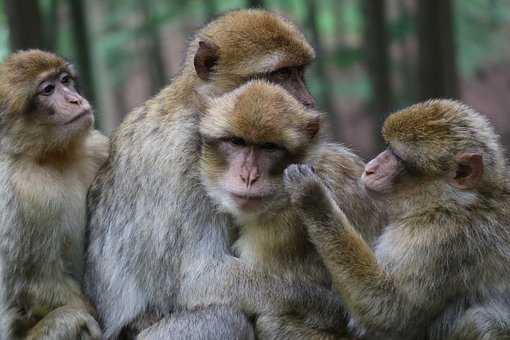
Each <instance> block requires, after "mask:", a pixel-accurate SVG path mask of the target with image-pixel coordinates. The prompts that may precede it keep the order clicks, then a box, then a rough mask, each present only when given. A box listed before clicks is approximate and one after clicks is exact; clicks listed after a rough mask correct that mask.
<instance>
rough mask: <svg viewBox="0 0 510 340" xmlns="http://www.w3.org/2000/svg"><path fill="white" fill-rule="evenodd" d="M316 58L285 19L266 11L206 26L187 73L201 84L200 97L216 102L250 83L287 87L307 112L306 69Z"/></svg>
mask: <svg viewBox="0 0 510 340" xmlns="http://www.w3.org/2000/svg"><path fill="white" fill-rule="evenodd" d="M314 57H315V54H314V51H313V49H312V47H311V46H310V45H309V44H308V42H307V41H306V39H305V38H304V36H303V34H302V33H301V32H300V31H299V30H298V29H297V28H296V27H295V26H294V25H293V24H292V23H290V22H289V21H288V20H287V19H285V18H283V17H281V16H279V15H277V14H275V13H271V12H268V11H264V10H252V9H250V10H238V11H233V12H229V13H227V14H225V15H223V16H221V17H219V18H218V19H216V20H214V21H212V22H211V23H210V24H209V25H207V26H205V27H204V28H203V29H202V30H200V31H199V32H198V34H197V37H196V39H195V40H194V41H193V42H192V44H191V46H190V48H189V51H188V56H187V63H186V67H188V70H189V68H194V70H192V71H189V73H190V74H193V75H195V77H197V78H198V79H199V81H200V82H203V84H202V86H201V88H202V91H205V92H207V95H208V96H213V95H215V96H218V95H221V94H223V93H225V92H228V91H231V90H233V89H235V88H237V87H238V86H240V85H241V84H243V83H245V82H246V81H248V80H250V79H255V78H263V79H267V80H269V81H271V82H274V83H277V84H279V85H281V86H282V87H284V88H285V89H286V90H287V91H288V92H289V93H290V94H292V95H293V96H294V97H295V98H297V99H298V100H299V101H301V102H302V103H303V104H304V105H305V106H314V104H315V102H314V99H313V97H312V96H311V95H310V93H309V92H308V89H307V87H306V85H305V80H304V72H305V68H306V67H307V66H308V64H310V63H311V62H312V60H313V59H314Z"/></svg>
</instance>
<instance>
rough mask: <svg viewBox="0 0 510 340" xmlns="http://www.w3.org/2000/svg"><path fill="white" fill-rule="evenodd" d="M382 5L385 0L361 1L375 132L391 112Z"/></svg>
mask: <svg viewBox="0 0 510 340" xmlns="http://www.w3.org/2000/svg"><path fill="white" fill-rule="evenodd" d="M385 5H386V3H385V1H384V0H363V1H362V12H363V16H364V34H365V39H364V49H365V62H366V66H367V70H368V77H369V79H370V85H371V88H372V101H371V104H370V106H371V107H370V110H371V111H372V112H373V113H375V114H376V117H377V119H376V120H377V124H376V126H377V129H379V127H380V126H381V124H382V122H383V121H384V118H385V117H386V115H387V113H388V112H389V111H391V110H392V109H393V91H392V82H391V71H390V58H389V51H388V40H389V39H388V32H387V27H386V6H385Z"/></svg>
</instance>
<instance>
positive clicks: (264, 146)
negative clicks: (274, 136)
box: [260, 143, 281, 151]
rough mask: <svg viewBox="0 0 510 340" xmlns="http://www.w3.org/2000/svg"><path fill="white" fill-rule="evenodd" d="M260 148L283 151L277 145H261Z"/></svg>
mask: <svg viewBox="0 0 510 340" xmlns="http://www.w3.org/2000/svg"><path fill="white" fill-rule="evenodd" d="M260 147H261V148H262V149H264V150H266V151H276V150H279V149H281V147H280V146H279V145H278V144H275V143H264V144H262V145H260Z"/></svg>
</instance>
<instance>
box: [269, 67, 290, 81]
mask: <svg viewBox="0 0 510 340" xmlns="http://www.w3.org/2000/svg"><path fill="white" fill-rule="evenodd" d="M291 73H292V69H291V68H290V67H282V68H280V69H278V70H275V71H273V72H272V73H271V75H272V76H277V77H282V78H284V77H288V76H290V75H291Z"/></svg>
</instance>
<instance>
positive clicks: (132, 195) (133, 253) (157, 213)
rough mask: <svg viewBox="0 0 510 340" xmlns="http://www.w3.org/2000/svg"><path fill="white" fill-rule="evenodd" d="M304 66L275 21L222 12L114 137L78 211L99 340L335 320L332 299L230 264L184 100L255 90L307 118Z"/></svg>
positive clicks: (195, 116)
mask: <svg viewBox="0 0 510 340" xmlns="http://www.w3.org/2000/svg"><path fill="white" fill-rule="evenodd" d="M313 59H314V51H313V49H312V48H311V47H310V45H309V44H308V42H307V41H306V40H305V38H304V37H303V35H302V34H301V32H299V30H298V29H297V28H296V27H295V26H294V25H293V24H292V23H291V22H289V21H288V20H287V19H285V18H283V17H281V16H279V15H277V14H274V13H271V12H267V11H263V10H239V11H233V12H229V13H227V14H225V15H223V16H220V17H219V18H217V19H215V20H214V21H212V22H211V23H209V24H208V25H207V26H205V27H204V28H203V29H201V30H200V31H199V32H197V34H196V37H195V39H194V40H193V41H192V42H191V44H190V46H189V49H188V52H187V56H186V60H185V63H184V66H183V69H182V71H181V72H180V73H179V74H178V76H177V77H176V78H175V79H174V80H173V81H172V83H171V84H170V85H169V86H167V87H166V88H164V89H163V90H162V91H161V92H160V93H159V94H158V95H157V96H156V97H154V98H153V99H151V100H149V101H147V102H146V103H145V105H143V106H142V107H141V108H139V109H137V110H135V111H134V112H132V113H131V114H129V115H128V117H127V119H126V120H125V121H124V122H123V123H122V124H121V126H120V127H119V128H118V129H117V131H115V133H114V134H113V138H112V147H111V155H110V157H109V158H108V160H107V162H106V164H105V165H104V166H103V167H102V168H101V170H100V171H99V175H98V177H97V178H96V180H95V181H94V183H93V185H92V187H91V190H90V192H89V200H88V207H89V214H90V219H89V231H90V237H89V248H88V263H87V269H86V279H85V281H86V291H87V294H88V296H90V298H91V299H92V301H93V302H94V304H95V305H96V308H97V310H98V314H99V319H100V322H101V324H102V326H103V327H104V332H105V337H106V338H108V339H115V338H118V337H127V336H133V334H134V335H136V334H138V333H139V332H140V331H141V334H140V337H141V338H150V339H159V338H161V339H168V338H169V337H171V338H172V339H187V338H208V337H213V338H222V339H237V338H246V337H250V336H253V327H252V324H251V317H252V316H253V315H261V314H263V313H265V312H266V311H267V310H268V309H271V308H274V310H278V309H279V308H280V309H285V310H289V308H290V307H289V306H292V303H293V301H295V306H296V308H300V310H299V311H296V312H300V313H304V314H306V312H307V311H308V310H310V313H309V314H313V310H314V309H315V310H316V309H318V308H321V309H322V310H324V313H326V314H328V315H329V316H331V317H332V318H334V317H336V318H337V320H340V319H341V318H342V311H341V309H340V308H339V304H338V296H337V295H336V293H334V292H331V291H330V290H328V289H325V288H323V287H321V286H319V285H308V286H304V285H303V287H299V286H297V285H296V284H295V283H294V282H287V281H289V280H284V279H281V278H275V277H273V276H272V275H268V274H267V272H265V271H258V270H256V269H253V268H252V267H251V266H248V265H246V264H245V263H242V262H241V261H239V259H237V258H235V257H233V256H232V254H231V250H230V248H231V245H232V237H233V235H232V230H233V229H234V228H233V222H232V219H231V217H230V216H229V215H228V214H225V213H221V212H219V211H217V210H216V209H215V206H214V203H213V202H212V200H211V199H210V198H209V197H208V195H207V193H206V190H205V187H204V186H203V185H202V183H201V180H200V179H201V176H200V156H201V152H200V148H201V139H200V133H199V122H200V118H201V115H202V108H201V105H199V104H197V102H199V101H196V100H195V99H196V97H197V96H198V97H200V96H208V97H212V98H214V97H218V96H221V95H222V94H224V93H226V92H229V91H232V90H234V89H235V88H237V87H239V86H240V85H242V84H244V83H246V82H247V81H249V80H251V79H267V80H269V81H271V82H274V83H278V84H280V85H281V86H282V87H283V88H285V89H286V90H287V91H289V92H290V93H291V95H292V96H294V97H295V98H296V99H297V100H299V101H300V102H301V103H303V105H305V106H308V107H311V106H313V98H312V97H311V95H310V94H309V92H308V90H307V88H306V85H305V82H304V70H305V68H306V67H307V65H308V64H310V63H311V62H312V60H313ZM270 305H272V306H270ZM146 320H151V321H150V322H146ZM140 325H142V326H140ZM189 325H193V327H189Z"/></svg>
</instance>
